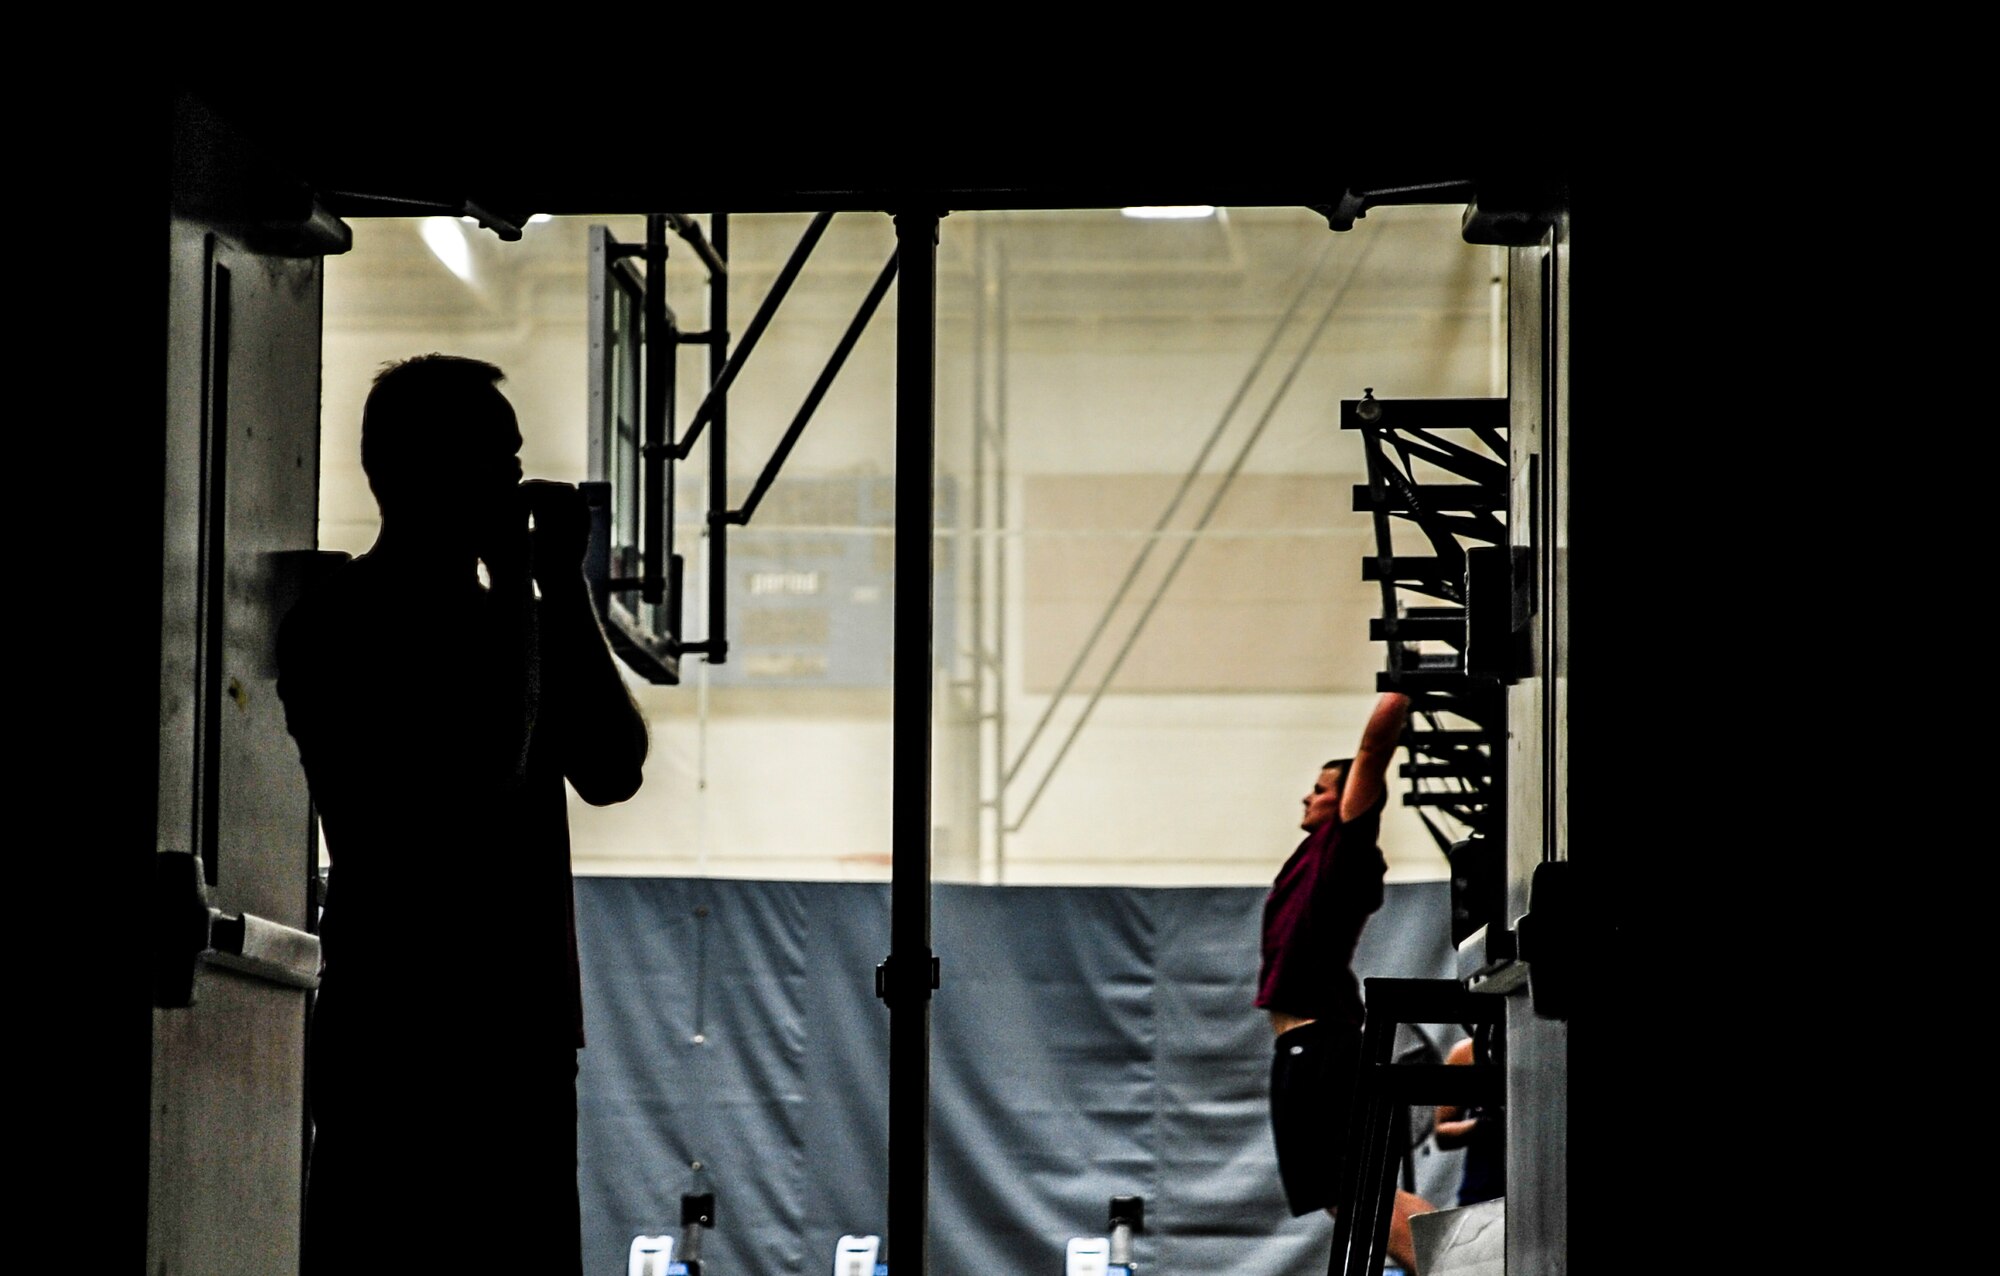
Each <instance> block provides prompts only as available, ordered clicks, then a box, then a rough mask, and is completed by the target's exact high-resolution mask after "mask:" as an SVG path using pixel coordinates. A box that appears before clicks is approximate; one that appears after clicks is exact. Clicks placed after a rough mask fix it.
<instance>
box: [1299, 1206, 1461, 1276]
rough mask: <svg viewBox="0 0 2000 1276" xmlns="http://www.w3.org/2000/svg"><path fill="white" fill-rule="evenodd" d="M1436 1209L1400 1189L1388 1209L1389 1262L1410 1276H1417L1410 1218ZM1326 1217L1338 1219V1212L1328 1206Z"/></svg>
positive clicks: (1415, 1252)
mask: <svg viewBox="0 0 2000 1276" xmlns="http://www.w3.org/2000/svg"><path fill="white" fill-rule="evenodd" d="M1436 1209H1437V1206H1435V1205H1433V1204H1431V1203H1430V1202H1429V1201H1427V1200H1425V1199H1424V1198H1423V1197H1421V1196H1418V1195H1416V1194H1415V1193H1414V1192H1405V1191H1404V1190H1403V1189H1402V1188H1400V1187H1399V1188H1397V1189H1396V1200H1395V1203H1394V1204H1393V1205H1391V1206H1390V1207H1389V1260H1390V1261H1391V1262H1393V1263H1395V1264H1396V1265H1397V1266H1398V1267H1401V1268H1402V1269H1403V1270H1404V1271H1406V1272H1408V1273H1410V1276H1417V1251H1416V1246H1415V1244H1414V1242H1413V1241H1412V1240H1411V1239H1410V1216H1411V1215H1412V1214H1429V1213H1433V1212H1434V1211H1436ZM1326 1215H1327V1217H1328V1218H1339V1217H1340V1211H1339V1210H1338V1209H1336V1208H1335V1207H1333V1206H1331V1205H1329V1206H1327V1207H1326Z"/></svg>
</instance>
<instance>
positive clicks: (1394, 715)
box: [1340, 691, 1410, 824]
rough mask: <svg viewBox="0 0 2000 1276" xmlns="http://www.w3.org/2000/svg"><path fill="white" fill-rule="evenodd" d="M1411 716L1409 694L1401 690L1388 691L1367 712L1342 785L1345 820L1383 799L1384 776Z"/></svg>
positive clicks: (1342, 807) (1341, 802)
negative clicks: (1402, 692)
mask: <svg viewBox="0 0 2000 1276" xmlns="http://www.w3.org/2000/svg"><path fill="white" fill-rule="evenodd" d="M1409 720H1410V698H1409V697H1408V696H1406V695H1403V694H1401V693H1400V692H1395V691H1385V692H1383V693H1382V696H1381V698H1380V699H1378V700H1377V701H1376V702H1375V709H1374V712H1372V713H1370V714H1369V715H1368V725H1367V726H1366V727H1363V728H1362V730H1361V743H1360V745H1359V746H1358V747H1357V748H1356V749H1355V750H1354V761H1353V762H1352V763H1351V764H1349V766H1348V768H1347V775H1346V776H1345V777H1344V778H1343V779H1342V781H1341V785H1340V819H1341V822H1342V823H1343V824H1345V823H1349V822H1351V821H1354V820H1358V819H1360V818H1361V817H1362V816H1364V815H1366V814H1367V813H1368V811H1369V808H1371V807H1373V806H1374V805H1375V803H1376V802H1378V801H1380V800H1381V797H1382V792H1383V788H1384V782H1383V777H1384V776H1386V775H1387V774H1388V773H1389V760H1390V759H1391V758H1393V757H1394V756H1395V755H1396V749H1397V746H1399V745H1400V744H1401V743H1402V741H1403V725H1404V724H1405V723H1406V722H1408V721H1409Z"/></svg>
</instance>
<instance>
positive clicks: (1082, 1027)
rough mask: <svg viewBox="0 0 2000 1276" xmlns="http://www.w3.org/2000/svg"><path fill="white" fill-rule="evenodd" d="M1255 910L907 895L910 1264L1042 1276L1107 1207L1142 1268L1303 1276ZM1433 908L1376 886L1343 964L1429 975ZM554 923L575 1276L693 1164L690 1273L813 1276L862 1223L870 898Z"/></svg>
mask: <svg viewBox="0 0 2000 1276" xmlns="http://www.w3.org/2000/svg"><path fill="white" fill-rule="evenodd" d="M1264 895H1265V891H1264V890H1263V888H1244V887H1217V888H1190V889H1178V888H1176V889H1159V888H1147V889H1138V888H1124V887H980V886H957V885H939V886H936V887H934V888H933V892H932V901H933V902H932V932H933V936H934V937H933V940H932V947H933V948H934V949H935V950H936V951H937V953H938V955H939V956H940V958H941V959H942V963H943V987H942V988H941V990H940V991H939V992H938V993H937V994H936V997H935V1000H934V1001H933V1003H932V1056H931V1057H932V1063H931V1085H932V1105H931V1217H930V1250H931V1261H930V1270H931V1271H932V1272H933V1273H935V1274H936V1276H996V1274H997V1273H1008V1274H1013V1273H1027V1274H1029V1276H1035V1274H1037V1273H1046V1274H1047V1276H1060V1273H1061V1271H1062V1266H1063V1261H1062V1254H1063V1247H1064V1245H1065V1244H1066V1243H1067V1241H1068V1239H1069V1238H1070V1237H1072V1236H1081V1235H1093V1236H1095V1235H1103V1234H1104V1230H1105V1209H1106V1204H1107V1202H1108V1201H1109V1199H1110V1198H1111V1197H1112V1196H1113V1195H1119V1194H1128V1193H1130V1194H1137V1195H1140V1196H1144V1197H1145V1198H1146V1222H1147V1230H1146V1233H1145V1234H1144V1235H1142V1236H1141V1237H1139V1238H1138V1242H1137V1245H1136V1250H1135V1258H1136V1259H1137V1260H1138V1262H1139V1264H1140V1269H1141V1270H1142V1271H1144V1272H1148V1273H1160V1274H1161V1276H1167V1274H1172V1276H1181V1274H1187V1276H1194V1274H1195V1273H1201V1274H1203V1276H1208V1274H1212V1273H1223V1272H1228V1273H1240V1274H1242V1276H1267V1274H1268V1276H1276V1274H1277V1273H1287V1274H1290V1273H1299V1274H1300V1276H1303V1274H1304V1273H1308V1272H1310V1273H1314V1274H1315V1276H1317V1273H1320V1272H1324V1271H1325V1270H1326V1261H1327V1253H1328V1245H1329V1243H1330V1240H1331V1235H1332V1224H1331V1221H1330V1220H1329V1219H1328V1218H1327V1217H1326V1216H1325V1215H1323V1214H1322V1215H1314V1216H1310V1217H1307V1218H1304V1219H1293V1218H1291V1217H1289V1216H1288V1215H1287V1213H1286V1210H1285V1206H1284V1201H1283V1196H1282V1193H1281V1190H1280V1188H1279V1185H1278V1179H1277V1171H1276V1165H1275V1161H1274V1159H1273V1153H1272V1150H1271V1134H1270V1124H1269V1113H1268V1109H1267V1107H1266V1084H1267V1077H1268V1070H1269V1067H1270V1053H1271V1033H1270V1029H1269V1027H1268V1025H1267V1022H1266V1020H1265V1017H1264V1015H1263V1014H1262V1013H1261V1012H1259V1011H1257V1010H1256V1009H1254V1008H1253V1007H1252V1005H1251V1000H1252V997H1253V994H1254V988H1253V984H1254V980H1255V976H1256V964H1257V951H1258V919H1259V915H1260V910H1261V909H1262V906H1263V901H1264ZM1449 907H1450V905H1449V889H1448V887H1447V886H1446V884H1445V883H1442V882H1436V883H1419V884H1412V885H1404V886H1394V885H1392V886H1390V887H1389V888H1388V892H1387V899H1386V901H1385V902H1384V904H1383V907H1382V910H1381V911H1380V912H1379V913H1377V914H1376V915H1375V917H1374V918H1373V919H1372V920H1371V921H1370V922H1369V925H1368V928H1367V930H1366V931H1365V932H1364V933H1363V936H1362V943H1361V952H1360V955H1359V957H1358V959H1357V961H1356V969H1357V971H1359V972H1360V973H1361V974H1362V975H1363V977H1366V976H1369V975H1403V976H1418V977H1426V978H1445V977H1449V976H1450V975H1451V973H1452V962H1453V958H1452V953H1451V949H1450V947H1449V939H1448V929H1449ZM577 917H578V930H579V934H580V937H581V943H582V950H583V973H584V1001H585V1015H586V1026H587V1031H588V1034H589V1039H590V1046H589V1048H588V1049H586V1050H585V1051H584V1052H583V1055H582V1071H581V1076H580V1080H579V1104H580V1124H581V1129H580V1155H581V1160H582V1170H581V1183H582V1192H583V1223H584V1253H585V1271H586V1272H588V1273H591V1276H615V1274H617V1273H623V1272H624V1271H625V1264H626V1253H627V1250H628V1248H629V1247H630V1245H631V1240H632V1237H633V1236H635V1235H638V1234H640V1233H649V1232H658V1231H668V1232H673V1233H675V1234H676V1235H678V1234H679V1232H680V1227H679V1223H680V1197H681V1194H682V1193H683V1192H686V1191H689V1190H691V1188H692V1186H693V1182H694V1178H693V1172H692V1171H691V1169H690V1163H691V1162H693V1161H696V1160H699V1161H701V1162H702V1163H703V1164H704V1166H705V1167H706V1169H707V1173H708V1174H709V1175H710V1176H711V1178H712V1181H713V1189H714V1191H715V1194H716V1216H717V1217H716V1222H717V1227H716V1230H715V1231H714V1232H712V1233H711V1234H709V1236H708V1237H707V1238H705V1242H704V1247H703V1253H704V1257H705V1258H706V1259H707V1260H708V1262H707V1264H706V1266H707V1270H708V1273H709V1276H777V1274H779V1273H808V1274H813V1276H817V1274H818V1273H823V1272H827V1271H830V1270H831V1269H832V1263H833V1248H834V1242H835V1241H837V1240H838V1239H839V1237H840V1236H841V1235H842V1233H845V1232H875V1233H878V1234H879V1233H881V1232H882V1231H883V1229H884V1227H885V1226H886V1221H887V1220H886V1215H885V1212H884V1202H883V1199H882V1198H883V1188H884V1184H885V1183H886V1181H887V1176H888V1150H887V1138H888V1135H887V1130H888V1118H887V1096H888V1077H887V1060H888V1022H889V1018H888V1011H887V1009H886V1008H885V1007H884V1006H883V1005H882V1003H881V1002H879V1001H877V1000H876V999H875V990H874V970H875V965H876V963H877V962H879V961H880V960H881V959H882V958H883V957H884V956H885V955H886V954H887V952H888V942H889V940H888V936H889V888H888V886H887V885H885V884H878V883H865V884H851V883H829V882H758V881H718V880H713V879H684V878H581V879H579V880H578V882H577ZM1428 1031H1429V1032H1430V1033H1432V1034H1433V1035H1434V1036H1439V1037H1440V1040H1439V1042H1438V1044H1439V1045H1440V1046H1442V1045H1444V1044H1447V1042H1446V1041H1445V1040H1444V1039H1442V1038H1444V1037H1449V1036H1452V1035H1455V1034H1456V1030H1443V1031H1442V1032H1441V1030H1439V1029H1429V1030H1428ZM1458 1159H1459V1158H1458V1154H1456V1153H1453V1154H1442V1153H1438V1152H1436V1151H1435V1150H1434V1149H1431V1148H1429V1147H1428V1146H1426V1147H1424V1148H1422V1149H1420V1152H1419V1155H1418V1159H1417V1169H1418V1180H1417V1185H1418V1190H1419V1192H1420V1193H1422V1194H1423V1195H1425V1196H1426V1197H1428V1198H1429V1199H1430V1200H1432V1201H1434V1202H1436V1203H1438V1204H1439V1205H1450V1204H1451V1203H1452V1200H1453V1197H1454V1193H1455V1190H1456V1184H1457V1172H1458ZM889 1257H890V1261H891V1264H892V1270H893V1263H894V1256H893V1255H890V1256H889Z"/></svg>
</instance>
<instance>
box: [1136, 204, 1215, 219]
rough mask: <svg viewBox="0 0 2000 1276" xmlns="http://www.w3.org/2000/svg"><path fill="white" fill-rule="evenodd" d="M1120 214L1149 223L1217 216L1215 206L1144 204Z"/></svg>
mask: <svg viewBox="0 0 2000 1276" xmlns="http://www.w3.org/2000/svg"><path fill="white" fill-rule="evenodd" d="M1118 211H1119V212H1122V213H1124V214H1125V215H1126V216H1127V217H1139V218H1144V219H1146V220H1148V221H1182V220H1191V219H1193V218H1197V217H1213V216H1215V205H1213V204H1144V205H1140V206H1138V207H1136V208H1121V209H1119V210H1118Z"/></svg>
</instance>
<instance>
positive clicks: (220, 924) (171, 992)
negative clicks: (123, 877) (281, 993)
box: [152, 851, 320, 1009]
mask: <svg viewBox="0 0 2000 1276" xmlns="http://www.w3.org/2000/svg"><path fill="white" fill-rule="evenodd" d="M152 932H153V933H152V964H153V972H152V975H153V1004H154V1005H155V1006H158V1007H160V1008H162V1009H179V1008H183V1007H187V1006H191V1005H193V1004H194V1002H195V979H196V976H197V975H198V974H199V973H200V971H201V968H202V966H203V965H212V966H222V967H225V968H227V969H229V970H234V971H238V972H240V973H242V974H246V975H249V976H251V977H253V978H257V979H262V980H265V981H267V982H269V983H274V984H283V985H285V986H287V987H291V988H303V989H312V988H317V987H319V961H320V952H319V936H317V935H312V934H308V933H307V932H305V931H302V930H295V929H293V928H292V927H290V926H286V925H283V924H281V923H278V922H274V921H270V920H268V919H266V918H262V917H257V916H253V915H252V914H250V913H236V914H231V913H225V912H223V911H222V910H221V909H219V908H214V907H211V906H210V905H209V902H208V888H207V884H206V883H205V882H204V881H203V879H202V868H201V857H200V856H199V855H194V854H190V853H189V852H186V851H161V852H159V853H158V854H157V855H155V856H154V857H153V925H152Z"/></svg>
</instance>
